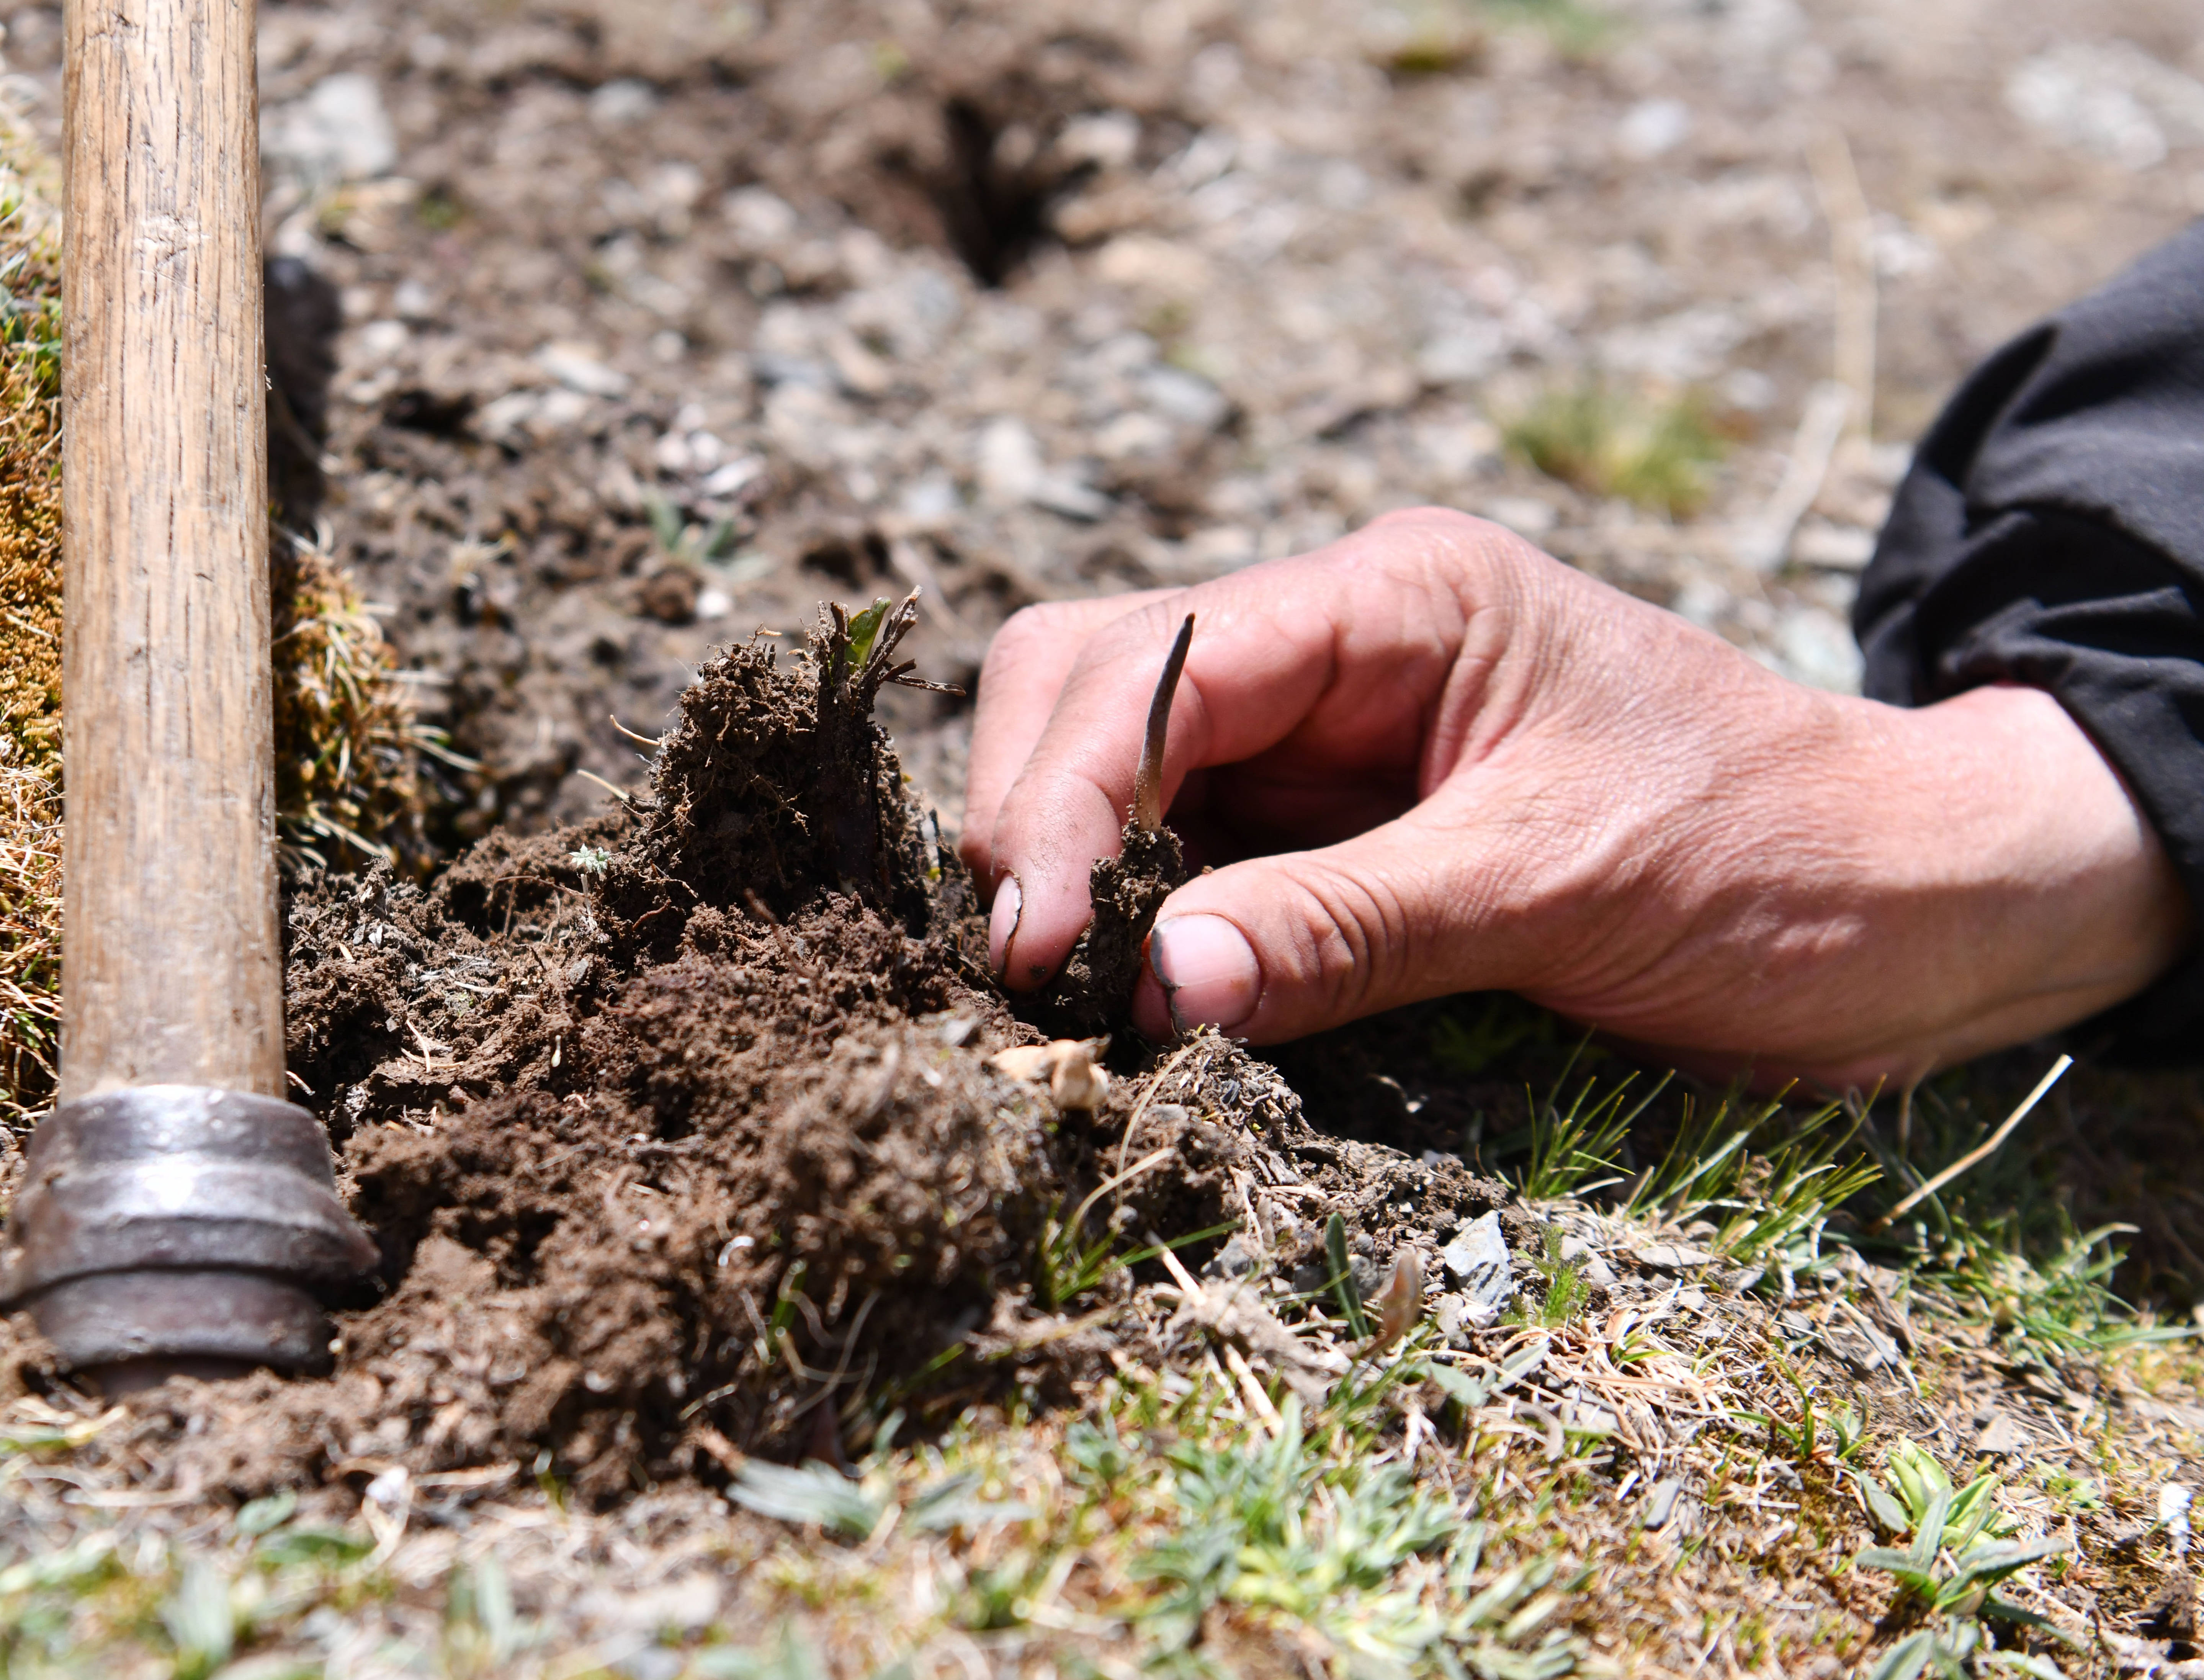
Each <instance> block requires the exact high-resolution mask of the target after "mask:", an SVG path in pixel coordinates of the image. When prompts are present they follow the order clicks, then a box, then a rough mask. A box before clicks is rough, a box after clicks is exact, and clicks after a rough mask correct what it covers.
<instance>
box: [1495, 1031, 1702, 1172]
mask: <svg viewBox="0 0 2204 1680" xmlns="http://www.w3.org/2000/svg"><path fill="white" fill-rule="evenodd" d="M1588 1042H1590V1041H1589V1040H1588V1039H1587V1040H1585V1041H1583V1042H1579V1044H1578V1046H1577V1048H1576V1049H1575V1050H1573V1051H1572V1052H1571V1053H1570V1055H1569V1059H1568V1060H1567V1062H1565V1063H1563V1064H1562V1066H1561V1073H1560V1074H1559V1076H1558V1077H1556V1078H1555V1081H1554V1089H1553V1091H1552V1092H1551V1094H1549V1095H1548V1096H1547V1098H1546V1100H1545V1101H1543V1102H1539V1101H1535V1100H1534V1101H1532V1105H1531V1125H1530V1132H1529V1137H1528V1143H1529V1145H1530V1152H1531V1159H1530V1162H1529V1164H1528V1165H1527V1166H1526V1167H1525V1168H1524V1169H1523V1176H1522V1179H1521V1188H1522V1191H1523V1196H1524V1199H1525V1200H1526V1201H1531V1202H1557V1201H1559V1200H1561V1198H1562V1197H1563V1196H1576V1195H1579V1194H1581V1193H1582V1192H1583V1191H1584V1190H1587V1189H1590V1188H1596V1186H1591V1185H1588V1184H1586V1183H1585V1180H1587V1179H1588V1178H1591V1176H1592V1174H1593V1173H1595V1172H1614V1155H1615V1152H1616V1150H1617V1149H1620V1147H1621V1144H1622V1140H1623V1139H1624V1138H1625V1137H1628V1136H1629V1134H1630V1127H1631V1124H1632V1121H1634V1120H1636V1119H1637V1118H1638V1116H1639V1115H1640V1114H1642V1113H1644V1112H1645V1108H1646V1105H1647V1104H1649V1103H1650V1102H1651V1101H1653V1099H1654V1098H1655V1097H1656V1096H1658V1095H1661V1092H1662V1089H1664V1088H1666V1086H1667V1085H1668V1080H1669V1078H1670V1077H1673V1076H1671V1075H1668V1074H1663V1075H1662V1077H1660V1078H1658V1079H1656V1081H1654V1083H1653V1087H1652V1089H1650V1090H1649V1091H1647V1092H1646V1093H1645V1095H1644V1096H1642V1097H1640V1098H1639V1099H1638V1101H1637V1103H1636V1104H1635V1105H1634V1106H1633V1107H1631V1108H1629V1109H1627V1110H1626V1109H1625V1108H1624V1107H1623V1106H1622V1105H1623V1101H1624V1100H1625V1099H1626V1097H1627V1096H1628V1095H1630V1087H1631V1084H1632V1081H1633V1080H1634V1079H1635V1078H1636V1077H1637V1076H1636V1075H1635V1074H1628V1075H1625V1076H1624V1077H1623V1078H1622V1079H1621V1080H1620V1082H1618V1083H1616V1084H1615V1085H1614V1086H1613V1087H1612V1088H1611V1089H1609V1090H1607V1091H1605V1092H1601V1091H1600V1090H1599V1088H1598V1081H1597V1078H1595V1077H1591V1076H1589V1075H1588V1076H1586V1077H1585V1081H1584V1083H1582V1084H1580V1085H1579V1086H1578V1087H1577V1089H1576V1094H1575V1095H1573V1096H1572V1097H1570V1098H1569V1099H1568V1107H1567V1108H1563V1107H1561V1100H1562V1093H1563V1091H1564V1090H1565V1089H1567V1085H1568V1082H1569V1075H1570V1073H1571V1072H1573V1071H1574V1070H1575V1067H1576V1064H1577V1060H1578V1058H1579V1056H1580V1055H1581V1054H1583V1052H1584V1049H1585V1044H1586V1043H1588ZM1510 1141H1512V1140H1502V1143H1500V1144H1498V1145H1497V1146H1496V1148H1497V1149H1500V1150H1502V1151H1505V1149H1507V1148H1508V1143H1509V1142H1510Z"/></svg>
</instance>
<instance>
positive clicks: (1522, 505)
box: [1484, 496, 1561, 543]
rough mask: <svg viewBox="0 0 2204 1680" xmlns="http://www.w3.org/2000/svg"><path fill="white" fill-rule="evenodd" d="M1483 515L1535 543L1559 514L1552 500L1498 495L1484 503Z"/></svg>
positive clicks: (1547, 530) (1546, 532)
mask: <svg viewBox="0 0 2204 1680" xmlns="http://www.w3.org/2000/svg"><path fill="white" fill-rule="evenodd" d="M1484 517H1485V518H1486V519H1490V520H1491V521H1492V522H1493V524H1495V525H1506V526H1507V527H1508V530H1510V531H1514V533H1515V534H1516V535H1517V536H1518V537H1528V538H1529V539H1530V540H1531V541H1532V542H1533V543H1536V542H1538V541H1540V540H1542V539H1543V537H1546V536H1547V535H1548V533H1549V532H1550V531H1552V530H1553V528H1554V526H1555V523H1556V522H1557V521H1558V520H1559V519H1560V517H1561V516H1560V515H1559V514H1558V513H1555V511H1554V504H1553V503H1552V502H1541V501H1540V500H1539V499H1538V498H1537V496H1495V497H1494V498H1493V499H1492V500H1491V501H1490V502H1486V503H1485V504H1484Z"/></svg>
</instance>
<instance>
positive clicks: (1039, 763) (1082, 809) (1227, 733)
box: [987, 521, 1468, 989]
mask: <svg viewBox="0 0 2204 1680" xmlns="http://www.w3.org/2000/svg"><path fill="white" fill-rule="evenodd" d="M1464 523H1466V522H1464ZM1459 537H1460V532H1459V531H1455V530H1453V529H1451V528H1445V527H1438V526H1432V527H1431V528H1428V529H1418V528H1417V527H1416V526H1414V525H1411V524H1409V523H1407V522H1405V521H1404V522H1400V523H1396V524H1395V525H1392V526H1390V527H1389V528H1385V529H1378V530H1366V531H1364V532H1362V533H1359V534H1358V535H1357V536H1355V537H1349V538H1348V539H1346V540H1345V541H1343V542H1342V543H1337V544H1336V545H1334V546H1333V547H1332V548H1330V549H1324V550H1321V551H1319V552H1318V553H1317V554H1315V555H1307V556H1304V557H1303V558H1301V559H1299V560H1291V561H1275V562H1272V563H1271V564H1268V565H1265V566H1260V567H1252V568H1250V569H1249V570H1247V571H1246V572H1242V573H1235V575H1233V576H1232V577H1229V578H1225V579H1218V580H1217V581H1216V582H1213V583H1209V584H1204V585H1200V586H1199V587H1198V588H1195V589H1191V590H1188V591H1182V592H1181V593H1178V594H1176V595H1173V596H1171V597H1168V598H1166V599H1164V600H1161V601H1155V602H1152V603H1149V604H1147V605H1146V606H1144V607H1142V608H1140V609H1139V610H1138V611H1135V612H1134V613H1130V614H1126V615H1124V616H1123V617H1120V618H1118V619H1117V620H1115V621H1113V622H1112V623H1111V624H1110V625H1108V626H1106V627H1105V628H1104V629H1102V630H1101V631H1099V632H1097V633H1096V634H1094V635H1093V637H1091V638H1089V639H1088V641H1087V644H1086V646H1085V647H1084V648H1083V649H1082V650H1081V652H1080V654H1079V655H1078V656H1077V658H1076V660H1075V662H1073V665H1072V668H1071V669H1070V670H1069V672H1068V673H1066V674H1065V676H1064V678H1063V680H1062V682H1061V684H1060V685H1059V686H1058V692H1057V694H1056V697H1055V705H1054V709H1052V711H1051V713H1050V714H1049V717H1048V720H1047V722H1046V726H1045V727H1043V728H1042V729H1041V730H1040V734H1039V737H1038V739H1036V740H1035V742H1034V747H1033V750H1032V752H1031V754H1030V756H1029V757H1028V758H1027V760H1026V761H1025V763H1024V765H1023V768H1022V769H1021V770H1020V772H1019V773H1018V775H1017V777H1016V781H1013V782H1012V784H1011V786H1010V788H1009V790H1008V792H1007V793H1004V796H1003V798H1002V801H1001V804H1000V806H999V808H998V812H997V815H996V818H995V823H994V828H993V832H992V834H991V836H990V837H989V840H988V843H987V844H988V855H989V858H990V861H991V864H992V867H993V870H994V871H995V873H996V875H997V876H998V878H999V877H1000V876H1002V875H1004V874H1005V873H1008V874H1010V875H1013V876H1016V882H1017V886H1018V899H1017V908H1016V916H1015V925H1014V926H1013V927H1010V928H1001V929H998V937H999V938H1002V939H1004V941H1006V943H1007V947H1008V948H1007V949H1005V950H1004V952H1003V953H1002V957H1001V959H1000V960H1001V962H1002V965H1003V971H1004V982H1005V983H1006V984H1008V985H1010V986H1011V987H1012V988H1017V989H1024V988H1030V987H1032V986H1034V985H1038V984H1039V983H1040V982H1042V981H1044V980H1046V978H1047V977H1048V976H1049V975H1051V974H1052V973H1054V972H1055V971H1056V969H1057V968H1058V966H1059V965H1061V964H1062V962H1063V959H1064V958H1065V956H1067V955H1068V954H1069V952H1070V949H1071V947H1072V945H1073V943H1074V941H1076V940H1077V938H1078V936H1079V934H1080V932H1081V929H1083V928H1085V926H1086V925H1087V922H1088V920H1089V919H1090V917H1091V914H1092V907H1091V905H1090V904H1089V901H1088V896H1087V871H1088V868H1089V866H1090V865H1091V864H1093V861H1094V859H1096V858H1107V857H1114V856H1116V855H1117V851H1118V847H1119V834H1120V833H1121V831H1122V828H1123V824H1124V822H1125V820H1126V811H1127V809H1128V805H1129V801H1130V799H1131V798H1132V793H1133V785H1134V780H1135V771H1136V768H1137V765H1138V763H1139V757H1140V751H1141V738H1142V734H1143V727H1142V726H1143V724H1144V723H1145V721H1146V716H1147V709H1148V703H1149V701H1150V699H1151V698H1152V696H1153V694H1154V692H1155V686H1156V680H1157V677H1158V674H1159V673H1160V672H1161V671H1162V669H1163V667H1164V658H1165V656H1166V655H1167V653H1168V652H1169V650H1170V644H1171V642H1172V639H1173V638H1174V637H1175V636H1176V632H1177V630H1178V626H1179V624H1180V622H1181V621H1182V619H1183V618H1184V617H1185V615H1186V614H1188V613H1192V614H1194V615H1195V617H1196V619H1197V620H1199V625H1198V628H1197V629H1196V631H1195V632H1194V643H1193V647H1192V649H1191V650H1190V652H1189V654H1188V659H1187V663H1186V669H1185V673H1184V675H1183V677H1182V680H1181V681H1180V684H1179V688H1178V694H1177V698H1176V704H1175V705H1174V707H1173V709H1172V713H1171V720H1170V735H1169V738H1168V740H1167V743H1166V745H1165V749H1164V777H1163V794H1164V797H1163V804H1164V808H1165V809H1168V808H1169V806H1170V798H1171V796H1172V795H1173V794H1174V793H1176V790H1177V788H1178V787H1179V785H1180V784H1181V783H1182V781H1184V780H1185V777H1186V775H1187V774H1188V772H1189V771H1191V770H1193V769H1197V768H1201V767H1206V766H1209V765H1214V764H1226V763H1238V762H1240V761H1241V760H1244V759H1247V758H1250V757H1254V756H1255V755H1256V754H1258V753H1261V752H1263V751H1266V750H1268V749H1270V748H1271V747H1274V746H1277V745H1278V744H1279V743H1281V742H1283V741H1285V740H1287V739H1289V737H1292V738H1295V739H1297V740H1298V741H1299V742H1300V743H1301V745H1303V746H1306V747H1307V748H1309V749H1310V750H1312V751H1313V752H1314V753H1315V754H1316V755H1317V756H1318V757H1323V758H1326V759H1330V760H1332V761H1335V762H1336V761H1338V760H1341V759H1343V758H1345V757H1351V755H1352V753H1353V752H1354V751H1357V750H1367V751H1379V750H1383V749H1384V748H1386V747H1388V746H1389V745H1391V744H1393V743H1396V742H1399V741H1400V740H1401V739H1403V738H1405V739H1406V740H1407V742H1408V743H1410V744H1411V746H1413V742H1414V740H1415V739H1416V738H1417V737H1418V736H1419V733H1421V730H1422V723H1423V721H1424V718H1425V715H1427V714H1428V712H1429V710H1430V709H1431V708H1432V707H1433V706H1435V705H1436V704H1437V699H1438V697H1439V695H1440V694H1441V692H1442V691H1443V689H1444V688H1445V686H1446V683H1447V678H1448V674H1449V671H1450V670H1451V669H1452V668H1453V665H1454V662H1455V655H1456V654H1457V652H1458V651H1459V650H1460V648H1461V645H1462V641H1463V637H1464V633H1465V630H1466V621H1467V618H1468V606H1467V603H1466V602H1465V600H1464V599H1463V596H1462V591H1461V589H1460V564H1459V560H1460V555H1459V549H1458V548H1457V543H1458V539H1459ZM1435 538H1436V539H1437V540H1434V539H1435ZM1296 750H1297V751H1298V750H1300V748H1298V747H1297V748H1296ZM999 919H1002V918H1000V917H998V920H999Z"/></svg>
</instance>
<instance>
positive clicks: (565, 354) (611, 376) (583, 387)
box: [536, 344, 629, 397]
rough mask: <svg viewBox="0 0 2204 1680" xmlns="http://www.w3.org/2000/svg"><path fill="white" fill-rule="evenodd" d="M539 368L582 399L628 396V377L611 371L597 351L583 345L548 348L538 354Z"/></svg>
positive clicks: (547, 346)
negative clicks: (582, 397)
mask: <svg viewBox="0 0 2204 1680" xmlns="http://www.w3.org/2000/svg"><path fill="white" fill-rule="evenodd" d="M536 366H538V367H540V368H542V370H543V371H545V372H546V373H548V374H549V375H550V376H551V377H553V378H554V379H556V380H557V381H558V382H559V383H560V384H562V385H564V386H565V387H566V389H568V390H570V391H573V392H576V393H578V395H582V396H606V397H618V396H625V395H627V389H628V383H629V382H628V377H627V375H625V373H622V372H620V371H619V369H617V368H612V367H607V366H606V365H605V364H604V363H603V362H602V361H601V360H600V359H598V357H597V354H596V353H595V351H593V350H591V349H590V348H589V347H587V346H584V345H580V344H547V345H545V346H544V347H542V349H540V350H538V351H537V352H536Z"/></svg>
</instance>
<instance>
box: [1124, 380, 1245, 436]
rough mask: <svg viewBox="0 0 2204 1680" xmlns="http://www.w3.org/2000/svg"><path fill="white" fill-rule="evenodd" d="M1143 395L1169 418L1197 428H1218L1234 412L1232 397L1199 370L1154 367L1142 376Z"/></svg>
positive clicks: (1202, 429)
mask: <svg viewBox="0 0 2204 1680" xmlns="http://www.w3.org/2000/svg"><path fill="white" fill-rule="evenodd" d="M1141 395H1142V396H1143V397H1145V398H1146V400H1147V405H1148V407H1150V408H1152V409H1153V410H1154V411H1155V412H1156V413H1158V414H1160V415H1162V416H1163V417H1164V419H1168V420H1176V422H1178V424H1181V425H1183V426H1191V427H1192V428H1194V430H1197V431H1214V430H1216V429H1217V428H1218V427H1219V426H1221V425H1223V424H1224V420H1225V417H1226V416H1227V415H1229V414H1230V413H1231V412H1232V399H1231V398H1229V397H1228V396H1226V395H1224V393H1223V392H1222V391H1220V390H1218V389H1217V387H1216V386H1214V385H1212V384H1211V383H1209V381H1207V380H1206V379H1204V378H1203V377H1201V376H1200V374H1198V373H1188V372H1187V371H1186V370H1185V369H1183V368H1176V367H1152V368H1150V369H1149V370H1148V371H1146V373H1144V374H1142V375H1141Z"/></svg>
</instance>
